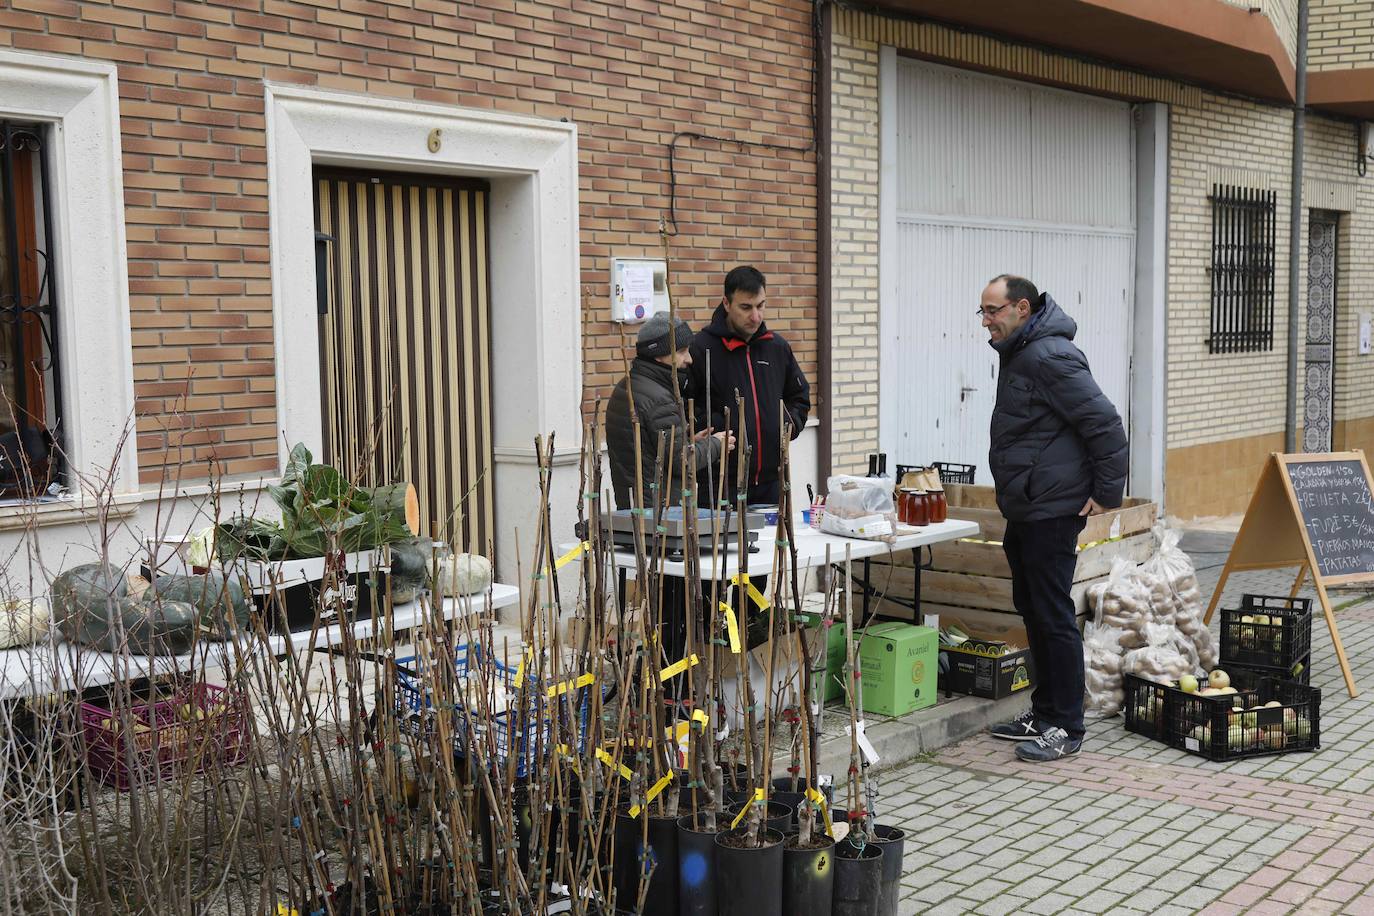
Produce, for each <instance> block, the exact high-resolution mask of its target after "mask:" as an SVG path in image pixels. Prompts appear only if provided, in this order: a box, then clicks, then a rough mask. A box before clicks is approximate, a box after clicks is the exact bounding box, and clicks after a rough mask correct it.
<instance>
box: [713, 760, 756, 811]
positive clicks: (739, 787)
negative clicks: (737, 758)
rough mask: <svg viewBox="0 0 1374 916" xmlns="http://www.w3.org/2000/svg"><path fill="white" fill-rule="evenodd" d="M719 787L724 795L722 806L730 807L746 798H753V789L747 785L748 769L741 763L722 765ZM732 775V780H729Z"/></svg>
mask: <svg viewBox="0 0 1374 916" xmlns="http://www.w3.org/2000/svg"><path fill="white" fill-rule="evenodd" d="M720 770H721V774H720V775H721V787H722V791H723V794H724V795H725V799H724V804H727V805H730V804H734V803H735V802H737V801H744V800H745V799H746V798H753V797H754V787H753V786H752V785H750V784H749V768H748V767H746V766H745V765H744V764H742V763H722V764H721V765H720ZM732 773H733V775H734V779H733V781H732V780H731V774H732Z"/></svg>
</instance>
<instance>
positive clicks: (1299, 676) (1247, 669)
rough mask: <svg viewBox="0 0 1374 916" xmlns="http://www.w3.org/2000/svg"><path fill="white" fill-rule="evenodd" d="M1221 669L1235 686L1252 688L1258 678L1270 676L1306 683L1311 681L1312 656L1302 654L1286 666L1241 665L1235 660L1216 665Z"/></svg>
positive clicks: (1257, 681)
mask: <svg viewBox="0 0 1374 916" xmlns="http://www.w3.org/2000/svg"><path fill="white" fill-rule="evenodd" d="M1218 667H1219V668H1221V669H1222V670H1223V671H1225V672H1226V673H1227V674H1229V675H1231V683H1232V684H1233V685H1235V686H1236V687H1241V686H1242V682H1243V685H1244V686H1248V687H1251V688H1253V687H1254V685H1255V684H1258V683H1259V680H1260V678H1266V677H1272V678H1276V679H1277V680H1280V681H1292V682H1294V683H1295V684H1303V685H1307V684H1310V683H1311V682H1312V656H1310V655H1304V656H1303V657H1302V658H1300V659H1298V660H1297V661H1295V662H1294V663H1293V664H1291V665H1289V666H1288V667H1287V668H1270V667H1267V666H1265V665H1241V664H1238V663H1236V662H1224V663H1221V664H1219V665H1218Z"/></svg>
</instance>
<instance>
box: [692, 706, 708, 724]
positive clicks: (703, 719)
mask: <svg viewBox="0 0 1374 916" xmlns="http://www.w3.org/2000/svg"><path fill="white" fill-rule="evenodd" d="M692 721H693V722H700V723H701V726H702V728H705V727H706V726H707V725H710V724H711V717H710V716H708V715H706V710H704V709H694V710H692Z"/></svg>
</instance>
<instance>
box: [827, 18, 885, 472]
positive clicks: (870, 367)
mask: <svg viewBox="0 0 1374 916" xmlns="http://www.w3.org/2000/svg"><path fill="white" fill-rule="evenodd" d="M832 51H833V55H832V59H833V61H834V66H833V69H832V75H831V80H832V86H831V93H830V105H831V119H830V130H831V136H830V153H831V185H830V187H831V191H830V206H831V230H830V231H831V242H830V247H831V254H830V257H831V279H830V296H831V303H832V304H831V322H830V328H831V344H830V354H831V365H832V369H831V381H832V387H831V397H832V402H831V424H832V428H833V433H832V440H831V449H832V451H831V459H830V461H831V467H832V468H833V470H834V472H835V473H859V474H862V473H864V472H865V471H866V470H867V460H866V456H867V455H868V453H870V452H873V451H876V450H877V448H878V440H877V432H878V359H877V352H878V142H879V134H878V45H877V44H876V43H875V42H872V41H866V40H864V39H855V38H850V37H849V36H847V35H843V34H836V35H835V37H834V45H833V48H832Z"/></svg>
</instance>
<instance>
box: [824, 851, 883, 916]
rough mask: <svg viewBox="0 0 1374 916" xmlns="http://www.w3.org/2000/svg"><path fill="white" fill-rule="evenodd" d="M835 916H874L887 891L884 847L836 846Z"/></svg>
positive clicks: (833, 899)
mask: <svg viewBox="0 0 1374 916" xmlns="http://www.w3.org/2000/svg"><path fill="white" fill-rule="evenodd" d="M833 864H834V866H835V892H834V896H833V897H831V900H832V901H833V903H832V909H831V911H830V912H831V914H832V916H873V914H875V913H877V912H878V901H879V899H880V898H881V896H882V891H883V848H882V847H881V846H879V845H878V844H877V843H866V844H864V845H863V846H855V845H854V844H852V843H850V842H848V840H842V841H841V842H839V843H838V844H836V846H835V860H834V863H833Z"/></svg>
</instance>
